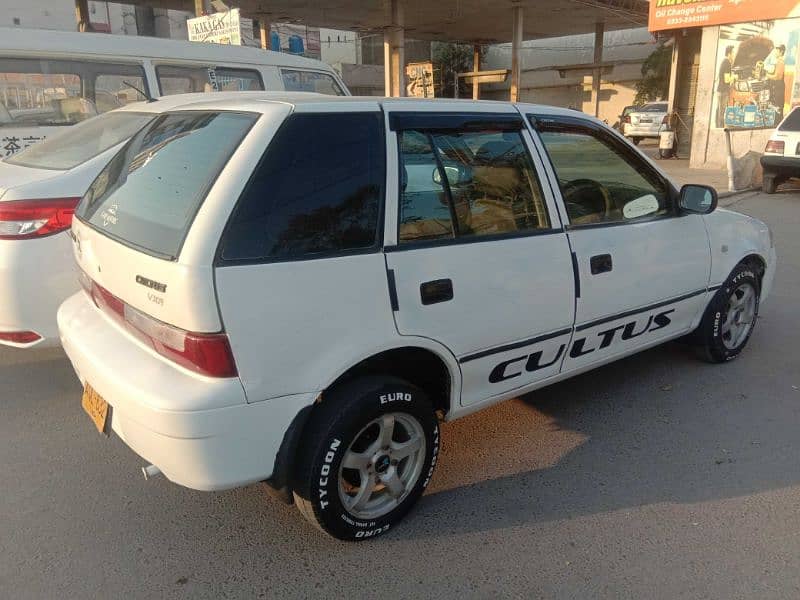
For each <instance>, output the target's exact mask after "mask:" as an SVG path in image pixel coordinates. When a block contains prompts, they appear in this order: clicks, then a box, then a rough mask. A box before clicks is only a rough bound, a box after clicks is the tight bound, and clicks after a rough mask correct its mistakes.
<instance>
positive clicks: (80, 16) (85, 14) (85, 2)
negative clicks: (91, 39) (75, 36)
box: [75, 0, 92, 31]
mask: <svg viewBox="0 0 800 600" xmlns="http://www.w3.org/2000/svg"><path fill="white" fill-rule="evenodd" d="M75 20H76V21H77V22H78V31H92V25H91V21H90V18H89V0H75Z"/></svg>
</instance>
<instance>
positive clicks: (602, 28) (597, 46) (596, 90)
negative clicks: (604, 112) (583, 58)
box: [592, 23, 606, 117]
mask: <svg viewBox="0 0 800 600" xmlns="http://www.w3.org/2000/svg"><path fill="white" fill-rule="evenodd" d="M605 33H606V24H605V23H595V26H594V70H593V71H592V106H594V116H595V117H600V80H601V76H602V74H603V71H602V69H601V68H600V63H601V62H603V38H604V37H605Z"/></svg>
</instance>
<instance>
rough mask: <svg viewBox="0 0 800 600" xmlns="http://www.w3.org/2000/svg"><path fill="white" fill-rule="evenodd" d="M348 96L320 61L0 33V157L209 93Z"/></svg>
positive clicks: (112, 38) (215, 47) (91, 37)
mask: <svg viewBox="0 0 800 600" xmlns="http://www.w3.org/2000/svg"><path fill="white" fill-rule="evenodd" d="M219 90H224V91H252V90H276V91H307V92H318V93H323V94H332V95H338V96H345V95H349V92H348V90H347V87H346V86H345V85H344V83H343V82H342V80H341V79H340V78H339V76H338V75H337V73H336V71H334V70H333V69H332V68H331V67H330V66H328V65H326V64H325V63H322V62H320V61H317V60H312V59H309V58H304V57H301V56H294V55H291V54H284V53H280V52H272V51H269V50H261V49H259V48H248V47H242V46H224V45H220V44H205V43H198V42H185V41H178V40H168V39H161V38H149V37H138V36H121V35H109V34H103V33H73V32H65V31H44V30H36V29H19V28H0V158H2V157H6V156H10V155H12V154H14V153H16V152H18V151H20V150H22V149H23V148H26V147H28V146H30V145H31V144H34V143H36V142H38V141H40V140H42V139H44V138H45V137H47V136H48V135H51V134H52V133H54V132H56V131H58V130H59V128H61V127H64V126H65V125H74V124H75V123H78V122H80V121H83V120H85V119H87V118H89V117H92V116H94V115H97V114H100V113H104V112H106V111H109V110H111V109H114V108H119V107H120V106H124V105H126V104H128V103H129V102H134V101H137V100H144V99H145V98H146V96H149V97H151V98H157V97H159V96H168V95H171V94H183V93H188V92H207V91H219Z"/></svg>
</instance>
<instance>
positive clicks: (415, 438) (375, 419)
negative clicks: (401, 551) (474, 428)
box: [294, 376, 439, 541]
mask: <svg viewBox="0 0 800 600" xmlns="http://www.w3.org/2000/svg"><path fill="white" fill-rule="evenodd" d="M438 454H439V424H438V421H437V419H436V415H435V413H434V411H433V408H432V407H431V405H430V402H429V401H428V399H427V397H426V396H425V393H424V392H423V391H422V390H420V389H418V388H416V387H414V386H412V385H411V384H409V383H407V382H406V381H403V380H402V379H398V378H396V377H380V376H369V377H361V378H358V379H355V380H352V381H349V382H346V383H344V384H341V385H338V386H336V387H335V388H332V389H331V390H329V391H328V392H326V393H325V395H324V400H323V402H322V403H321V404H319V405H318V406H316V407H315V408H314V411H313V412H312V414H311V416H310V417H309V422H308V424H307V425H306V428H305V431H304V432H303V439H302V442H301V450H300V452H299V456H298V459H297V462H296V464H295V477H294V479H295V480H294V499H295V503H296V504H297V507H298V509H299V510H300V513H301V514H302V515H303V516H304V517H305V518H306V519H308V520H309V521H310V522H311V523H313V524H314V525H315V526H317V527H318V528H319V529H321V530H322V531H324V532H326V533H328V534H329V535H331V536H333V537H336V538H339V539H341V540H352V541H361V540H365V539H368V538H372V537H375V536H378V535H381V534H384V533H386V532H387V531H388V530H389V529H391V528H392V527H394V526H395V524H397V523H398V522H399V521H400V520H401V519H402V518H403V517H404V516H405V515H406V513H407V512H408V511H409V510H410V509H411V508H412V507H413V506H414V504H416V502H417V500H419V498H420V496H422V493H423V492H424V491H425V488H426V487H427V486H428V483H429V482H430V479H431V475H432V474H433V470H434V468H435V466H436V461H437V458H438Z"/></svg>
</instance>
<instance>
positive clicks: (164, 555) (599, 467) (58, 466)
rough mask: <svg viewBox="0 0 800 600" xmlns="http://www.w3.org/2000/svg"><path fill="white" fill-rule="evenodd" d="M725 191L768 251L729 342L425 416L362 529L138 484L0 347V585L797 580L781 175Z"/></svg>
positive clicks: (661, 591) (125, 465)
mask: <svg viewBox="0 0 800 600" xmlns="http://www.w3.org/2000/svg"><path fill="white" fill-rule="evenodd" d="M734 201H735V202H736V206H735V208H737V209H738V210H741V211H743V212H746V213H748V214H752V215H754V216H757V217H759V218H762V219H764V220H765V221H767V222H768V223H769V224H770V225H771V226H772V227H773V229H774V231H775V235H776V240H777V246H778V250H779V253H780V266H779V272H778V275H777V278H776V282H775V288H774V291H773V295H772V297H771V298H770V299H769V300H768V301H767V302H766V303H765V304H764V305H763V306H762V313H761V319H760V320H759V322H758V327H757V329H756V331H755V333H754V335H753V338H752V340H751V342H750V345H749V347H748V348H747V350H746V351H745V352H744V354H743V355H742V356H741V357H740V358H739V359H738V360H736V361H734V362H733V363H730V364H727V365H716V366H715V365H708V364H704V363H703V362H700V361H698V360H697V359H696V358H695V357H694V355H693V354H692V352H691V351H690V350H689V349H687V348H686V347H683V346H680V345H677V344H669V345H666V346H663V347H660V348H656V349H654V350H651V351H648V352H645V353H643V354H640V355H638V356H635V357H632V358H629V359H626V360H623V361H620V362H618V363H615V364H612V365H609V366H606V367H604V368H602V369H600V370H597V371H595V372H590V373H588V374H585V375H582V376H579V377H577V378H574V379H572V380H570V381H567V382H564V383H561V384H558V385H555V386H552V387H550V388H547V389H544V390H541V391H539V392H536V393H535V394H532V395H530V396H528V397H525V398H522V399H519V400H514V401H510V402H506V403H504V404H501V405H499V406H496V407H494V408H492V409H489V410H487V411H484V412H482V413H479V414H476V415H473V416H471V417H468V418H466V419H464V420H462V421H458V422H455V423H451V424H446V425H444V426H443V429H442V442H443V452H442V454H441V455H440V459H441V460H440V463H439V467H438V469H437V472H436V475H435V476H434V479H433V482H432V484H431V486H430V488H429V490H428V493H427V494H426V496H425V497H424V498H423V499H422V501H421V502H420V504H419V505H418V507H417V508H416V510H414V511H413V512H412V513H411V514H410V515H409V517H408V518H407V520H406V521H405V522H404V523H403V524H402V525H401V526H398V527H397V528H396V529H395V530H394V531H393V532H391V533H390V534H388V535H386V536H384V537H382V538H380V539H379V540H375V541H372V542H367V543H361V544H352V543H349V544H348V543H342V542H338V541H335V540H332V539H329V538H327V537H325V536H323V535H322V534H321V533H320V532H319V531H317V530H316V529H314V528H312V527H311V526H309V525H308V524H307V523H306V522H305V521H304V520H303V519H302V517H301V516H300V514H299V513H298V512H297V510H296V509H294V507H290V506H285V505H282V504H280V503H279V502H278V501H276V500H274V499H273V498H272V497H270V496H268V495H266V494H265V492H264V491H263V489H261V488H260V487H259V486H251V487H248V488H244V489H239V490H234V491H229V492H223V493H201V492H193V491H190V490H186V489H183V488H180V487H178V486H176V485H174V484H171V483H170V482H168V481H167V480H165V479H164V478H157V479H155V480H152V481H149V482H145V481H144V480H143V478H142V476H141V474H140V472H139V468H140V467H141V466H142V461H141V460H140V459H139V458H137V457H136V456H135V455H134V454H133V453H132V452H130V451H129V450H128V449H127V448H126V447H125V446H124V445H123V444H122V443H121V442H120V441H119V439H115V438H113V437H112V438H111V439H110V440H106V439H105V438H103V437H101V436H100V435H99V434H97V433H96V431H95V430H94V429H93V425H92V424H91V423H90V421H89V419H88V417H87V416H86V415H85V414H84V413H83V411H82V410H81V408H80V392H81V390H80V388H79V385H78V383H77V381H76V379H75V377H74V375H73V373H72V371H71V368H70V366H69V364H68V362H67V361H66V360H65V359H64V357H63V355H62V354H60V353H59V352H48V353H26V352H19V351H9V350H2V351H0V390H1V391H2V393H1V394H0V411H1V414H2V418H0V482H1V483H0V490H2V491H0V597H3V598H37V599H38V598H62V599H63V598H261V597H264V598H294V597H316V596H320V597H322V596H327V597H348V598H376V597H384V598H410V597H433V596H436V597H462V598H474V597H477V598H489V597H497V596H500V597H517V598H532V597H547V598H648V599H649V598H670V599H672V598H720V599H725V600H729V599H733V598H798V597H800V532H799V531H798V528H799V527H800V519H798V508H800V462H798V458H800V435H798V430H799V429H800V389H798V388H800V368H798V367H800V360H799V359H798V353H797V351H798V348H800V320H798V317H797V308H796V307H797V298H798V295H800V268H799V265H800V236H798V234H797V232H798V231H799V230H800V193H796V192H795V193H791V192H789V193H781V194H777V195H775V196H770V197H768V196H763V195H760V194H755V195H748V196H743V197H739V198H736V199H735V200H734Z"/></svg>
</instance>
